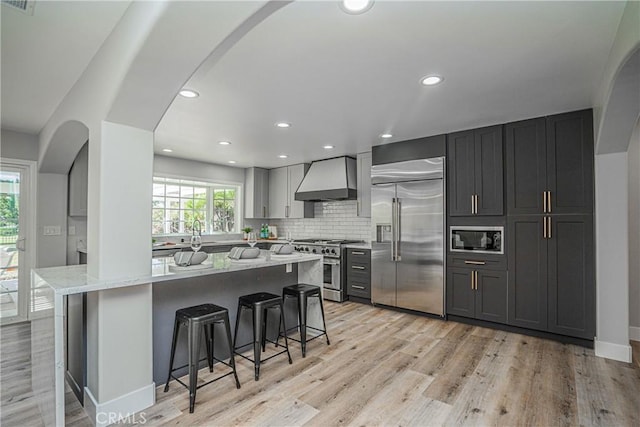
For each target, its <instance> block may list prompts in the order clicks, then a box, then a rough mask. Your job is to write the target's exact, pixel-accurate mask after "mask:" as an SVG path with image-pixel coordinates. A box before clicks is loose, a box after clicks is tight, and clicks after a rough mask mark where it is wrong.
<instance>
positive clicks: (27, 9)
mask: <svg viewBox="0 0 640 427" xmlns="http://www.w3.org/2000/svg"><path fill="white" fill-rule="evenodd" d="M35 3H36V2H35V0H2V4H3V5H7V6H9V7H11V8H13V9H18V10H19V11H21V12H23V13H26V14H27V15H33V7H34V6H35Z"/></svg>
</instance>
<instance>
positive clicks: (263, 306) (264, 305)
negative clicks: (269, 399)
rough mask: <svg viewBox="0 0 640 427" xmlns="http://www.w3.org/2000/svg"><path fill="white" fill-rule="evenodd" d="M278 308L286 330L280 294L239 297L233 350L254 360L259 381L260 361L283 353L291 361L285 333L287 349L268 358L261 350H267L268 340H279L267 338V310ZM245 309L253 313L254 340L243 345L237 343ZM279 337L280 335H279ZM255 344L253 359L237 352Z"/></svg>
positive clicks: (239, 354)
mask: <svg viewBox="0 0 640 427" xmlns="http://www.w3.org/2000/svg"><path fill="white" fill-rule="evenodd" d="M273 308H277V309H279V310H280V325H279V327H280V326H282V327H283V328H284V329H285V330H286V324H285V320H284V306H283V305H282V298H280V297H279V296H278V295H275V294H270V293H268V292H258V293H255V294H250V295H243V296H241V297H240V298H238V314H237V316H236V329H235V332H234V336H233V342H234V343H236V344H235V345H234V347H233V351H234V352H235V354H237V355H238V356H240V357H243V358H245V359H247V360H249V361H251V362H253V366H254V369H255V379H256V381H258V379H259V378H260V363H262V362H265V361H267V360H269V359H271V358H274V357H276V356H279V355H281V354H283V353H287V357H288V358H289V364H291V363H292V361H291V354H289V343H288V341H287V335H286V333H285V335H284V344H285V349H284V350H282V351H281V352H279V353H276V354H274V355H272V356H269V357H267V358H266V359H261V351H264V350H265V345H266V342H267V341H269V342H271V343H273V344H276V346H277V342H274V341H271V340H268V339H267V315H266V313H267V310H269V309H273ZM245 309H250V310H251V312H252V315H253V342H252V343H247V344H243V345H237V341H236V340H237V338H238V328H239V327H240V317H241V316H242V313H243V311H244V310H245ZM278 338H279V336H278ZM251 344H253V359H251V358H249V357H247V356H245V355H243V354H241V353H239V352H237V351H236V350H238V349H240V348H243V347H247V346H249V345H251Z"/></svg>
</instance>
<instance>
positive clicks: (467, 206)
mask: <svg viewBox="0 0 640 427" xmlns="http://www.w3.org/2000/svg"><path fill="white" fill-rule="evenodd" d="M447 150H448V153H447V159H448V160H447V165H448V183H449V193H448V200H449V215H450V216H471V215H502V214H503V213H504V191H503V188H504V184H503V159H502V126H491V127H487V128H482V129H475V130H470V131H463V132H457V133H453V134H450V135H448V136H447Z"/></svg>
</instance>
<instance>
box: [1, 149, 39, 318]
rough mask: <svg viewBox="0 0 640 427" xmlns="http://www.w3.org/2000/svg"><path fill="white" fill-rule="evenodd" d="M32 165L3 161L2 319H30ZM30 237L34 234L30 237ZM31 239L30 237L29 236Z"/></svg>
mask: <svg viewBox="0 0 640 427" xmlns="http://www.w3.org/2000/svg"><path fill="white" fill-rule="evenodd" d="M31 167H32V166H31V165H29V164H27V162H25V164H21V163H17V161H16V162H15V163H14V162H13V161H5V160H2V162H1V163H0V322H1V323H9V322H13V321H21V320H26V319H27V317H28V316H27V313H28V307H29V290H30V289H29V287H30V286H29V283H30V278H29V274H30V268H29V265H30V262H31V259H32V257H31V256H30V254H31V252H32V251H31V250H30V251H27V245H30V244H31V242H30V241H28V240H27V237H28V235H29V234H30V233H29V223H30V222H32V221H33V220H32V219H30V218H29V217H28V216H29V215H32V216H33V212H29V209H28V206H29V204H30V197H29V196H30V194H29V193H30V192H31V191H30V188H29V184H30V181H31V180H32V178H31ZM29 237H31V236H29ZM29 240H31V239H29Z"/></svg>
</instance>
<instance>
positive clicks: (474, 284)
mask: <svg viewBox="0 0 640 427" xmlns="http://www.w3.org/2000/svg"><path fill="white" fill-rule="evenodd" d="M471 290H472V291H477V290H478V271H477V270H471Z"/></svg>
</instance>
